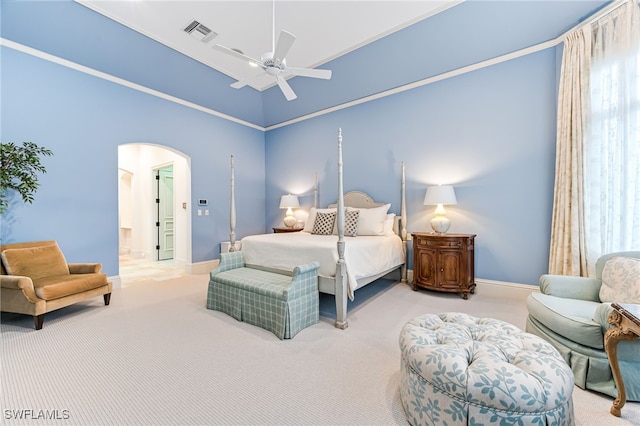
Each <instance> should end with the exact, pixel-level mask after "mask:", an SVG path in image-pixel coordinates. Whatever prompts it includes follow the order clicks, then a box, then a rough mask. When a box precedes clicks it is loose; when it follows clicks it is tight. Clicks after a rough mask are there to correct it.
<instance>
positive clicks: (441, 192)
mask: <svg viewBox="0 0 640 426" xmlns="http://www.w3.org/2000/svg"><path fill="white" fill-rule="evenodd" d="M457 203H458V201H457V200H456V193H455V191H454V190H453V186H451V185H437V186H430V187H428V188H427V193H426V194H425V196H424V205H425V206H431V205H433V206H435V205H438V204H442V205H453V204H457Z"/></svg>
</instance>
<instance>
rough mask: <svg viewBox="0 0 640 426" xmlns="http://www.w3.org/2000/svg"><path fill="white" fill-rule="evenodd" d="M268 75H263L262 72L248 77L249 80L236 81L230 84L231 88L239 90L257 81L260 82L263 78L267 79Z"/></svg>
mask: <svg viewBox="0 0 640 426" xmlns="http://www.w3.org/2000/svg"><path fill="white" fill-rule="evenodd" d="M268 75H269V74H267V73H265V72H264V71H260V72H259V73H258V74H256V75H254V76H253V77H249V78H244V79H242V80H238V81H236V82H235V83H233V84H231V87H233V88H234V89H240V88H242V87H244V86H246V85H248V84H251V83H253V82H257V81H258V80H262V79H263V78H265V77H267V76H268Z"/></svg>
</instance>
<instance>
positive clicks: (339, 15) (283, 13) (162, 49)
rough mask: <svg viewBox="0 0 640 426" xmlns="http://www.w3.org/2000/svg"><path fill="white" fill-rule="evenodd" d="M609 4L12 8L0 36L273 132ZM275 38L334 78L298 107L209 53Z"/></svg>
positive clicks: (312, 82) (306, 1)
mask: <svg viewBox="0 0 640 426" xmlns="http://www.w3.org/2000/svg"><path fill="white" fill-rule="evenodd" d="M608 3H610V2H609V1H605V0H580V1H574V0H548V1H539V0H511V1H484V0H467V1H462V2H459V1H455V2H448V1H433V2H432V1H403V0H398V1H377V0H353V1H328V0H327V1H314V0H297V1H279V0H278V1H277V2H276V3H275V14H274V13H273V12H274V3H272V2H270V1H245V0H235V1H202V0H200V1H178V0H175V1H156V0H137V1H104V0H76V1H56V2H29V1H16V2H4V1H3V2H1V3H0V7H1V8H2V14H1V15H2V16H1V20H2V21H1V24H2V25H1V26H0V31H1V33H2V38H3V40H9V41H11V42H15V43H19V44H21V45H24V46H26V47H28V48H33V49H38V50H40V51H42V52H45V53H47V54H50V55H54V56H55V57H59V58H61V59H63V60H67V61H70V62H72V63H75V64H78V65H80V66H83V67H88V68H90V69H93V70H96V71H98V72H102V73H105V74H108V75H110V76H113V77H115V78H117V79H123V80H125V81H127V82H131V83H133V84H135V85H139V86H142V87H144V88H148V89H150V90H152V91H156V92H159V93H163V94H166V95H168V96H170V97H174V98H176V99H179V100H181V101H184V102H186V103H188V104H189V105H192V106H196V107H198V108H201V109H202V110H204V111H213V112H216V113H221V114H224V115H227V116H229V117H231V118H234V119H237V120H241V121H244V122H246V123H249V124H250V125H253V126H258V127H263V128H269V126H274V125H277V124H278V123H282V122H286V121H288V120H292V119H295V118H297V117H301V116H304V115H307V114H313V113H314V112H317V111H321V110H326V109H330V108H334V107H336V106H339V105H344V104H348V103H350V102H353V101H356V100H359V99H363V98H366V97H369V96H373V95H376V94H379V93H382V92H385V91H388V90H390V89H394V88H398V87H403V86H406V85H411V84H413V83H415V82H420V81H424V80H425V79H429V78H432V77H434V76H438V75H441V74H444V73H447V72H451V71H452V70H457V69H461V68H463V67H467V66H470V65H473V64H476V63H479V62H482V61H486V60H489V59H491V58H496V57H499V56H501V55H506V54H509V53H511V52H515V51H519V50H521V49H525V48H527V47H530V46H535V45H538V44H540V43H545V42H548V41H550V40H554V39H556V38H557V37H560V36H562V35H563V34H564V33H565V32H566V31H568V30H570V29H571V28H573V27H575V26H576V25H578V24H579V23H580V22H582V21H584V20H585V19H588V18H589V17H590V16H592V15H593V14H594V13H595V12H597V11H598V10H599V9H601V8H602V7H604V6H605V5H606V4H608ZM274 17H275V19H274ZM193 20H198V21H201V23H202V24H203V25H205V26H206V27H207V28H208V29H210V30H211V31H213V32H215V33H217V35H216V36H215V37H213V38H212V39H211V40H210V41H209V42H208V43H203V42H202V41H201V40H199V39H198V38H196V37H193V36H192V35H189V34H187V33H185V32H184V28H185V27H186V25H187V24H188V23H190V22H192V21H193ZM25 22H29V25H24V23H25ZM274 28H275V30H276V33H278V32H279V30H280V29H286V30H288V31H290V32H291V33H293V34H295V36H296V37H297V38H296V40H295V43H294V45H293V46H292V47H291V50H290V53H289V55H287V62H288V65H290V66H296V67H318V66H321V67H322V68H326V69H331V70H332V72H333V74H332V77H331V79H330V80H319V79H312V78H304V77H293V78H290V79H289V80H288V83H289V84H290V85H291V87H293V89H294V90H295V92H296V93H297V95H298V99H296V100H294V101H291V102H287V100H286V99H285V98H284V97H283V96H282V93H281V92H280V90H279V89H278V87H271V86H273V80H271V81H265V82H264V84H259V85H258V84H256V85H254V87H249V86H247V87H244V88H241V89H233V88H231V87H230V85H231V84H232V83H234V82H235V81H236V79H238V78H244V77H245V76H247V75H250V74H251V73H254V72H255V70H251V68H250V67H249V66H248V64H247V63H246V62H243V61H240V60H238V59H236V58H235V57H232V56H229V55H225V54H224V53H221V52H218V51H215V50H214V49H212V47H211V46H212V44H215V43H219V44H222V45H224V46H227V47H230V48H236V49H240V50H242V51H243V52H244V53H245V54H247V55H249V56H251V57H259V56H260V55H261V54H262V53H264V52H267V51H270V50H271V48H272V43H273V34H274V31H273V29H274Z"/></svg>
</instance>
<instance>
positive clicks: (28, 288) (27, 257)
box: [0, 241, 112, 330]
mask: <svg viewBox="0 0 640 426" xmlns="http://www.w3.org/2000/svg"><path fill="white" fill-rule="evenodd" d="M0 258H1V259H2V262H0V286H1V287H2V288H1V291H2V293H1V297H0V308H1V310H2V312H13V313H18V314H26V315H33V317H34V321H35V328H36V330H40V329H41V328H42V324H43V322H44V314H45V313H47V312H51V311H54V310H56V309H59V308H63V307H65V306H69V305H72V304H74V303H77V302H80V301H83V300H86V299H90V298H93V297H97V296H103V298H104V304H105V305H108V304H109V302H110V299H111V288H112V284H111V282H109V281H108V280H107V276H106V274H103V273H101V272H100V271H101V269H102V265H101V264H100V263H70V264H67V261H66V259H65V258H64V255H63V254H62V251H61V250H60V248H59V247H58V244H57V243H56V242H55V241H38V242H31V243H18V244H5V245H2V246H0Z"/></svg>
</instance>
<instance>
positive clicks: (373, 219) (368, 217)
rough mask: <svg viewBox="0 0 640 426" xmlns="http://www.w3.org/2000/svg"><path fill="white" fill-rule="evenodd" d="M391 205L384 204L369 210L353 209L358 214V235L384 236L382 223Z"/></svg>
mask: <svg viewBox="0 0 640 426" xmlns="http://www.w3.org/2000/svg"><path fill="white" fill-rule="evenodd" d="M389 207H391V204H385V205H384V206H380V207H373V208H371V209H361V208H357V209H355V208H354V209H353V210H358V211H359V212H360V219H359V220H358V235H384V222H385V220H386V219H387V212H388V211H389Z"/></svg>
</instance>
